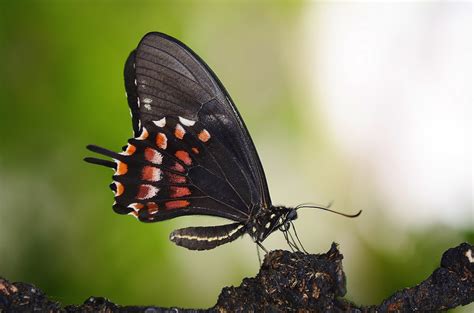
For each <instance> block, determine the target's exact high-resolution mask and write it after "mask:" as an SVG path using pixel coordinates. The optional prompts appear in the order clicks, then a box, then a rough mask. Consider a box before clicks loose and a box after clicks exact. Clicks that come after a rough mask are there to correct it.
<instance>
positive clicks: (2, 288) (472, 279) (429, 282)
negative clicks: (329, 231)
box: [0, 243, 474, 313]
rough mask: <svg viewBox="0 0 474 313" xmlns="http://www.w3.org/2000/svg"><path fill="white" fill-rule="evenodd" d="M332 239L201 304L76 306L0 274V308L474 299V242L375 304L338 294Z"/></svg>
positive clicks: (402, 305)
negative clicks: (322, 249)
mask: <svg viewBox="0 0 474 313" xmlns="http://www.w3.org/2000/svg"><path fill="white" fill-rule="evenodd" d="M342 259H343V256H342V254H340V252H339V250H338V248H337V245H336V244H333V245H332V246H331V249H330V250H329V251H328V252H327V253H324V254H318V255H307V254H303V253H299V252H296V253H291V252H288V251H282V250H276V251H272V252H270V253H269V254H268V255H267V256H266V257H265V260H264V262H263V264H262V266H261V268H260V271H259V273H258V274H257V276H255V277H253V278H245V279H244V280H243V281H242V283H241V285H240V286H238V287H225V288H224V289H223V290H222V292H221V294H220V295H219V298H218V300H217V304H216V305H215V306H214V307H212V308H210V309H207V310H192V309H178V308H161V307H150V306H120V305H118V304H114V303H112V302H110V301H109V300H107V299H105V298H95V297H91V298H89V299H87V300H86V301H85V302H84V304H83V305H80V306H73V305H68V306H62V305H61V304H60V303H58V302H55V301H52V300H50V299H48V297H47V296H46V295H45V294H44V293H43V292H42V291H41V290H40V289H38V288H36V287H35V286H33V285H30V284H27V283H21V282H18V283H11V282H9V281H8V280H6V279H1V278H0V312H33V311H37V312H146V313H152V312H236V311H237V312H239V311H240V312H250V311H253V312H294V311H298V312H318V311H325V312H376V311H378V312H412V311H441V310H447V309H449V308H454V307H456V306H460V305H466V304H468V303H471V302H473V301H474V248H473V246H472V245H470V244H468V243H463V244H461V245H459V246H457V247H455V248H451V249H448V250H447V251H446V252H445V253H444V254H443V257H442V259H441V264H440V267H439V268H437V269H436V270H435V271H434V272H433V274H431V275H430V276H429V277H428V278H427V279H426V280H425V281H423V282H421V283H420V284H418V285H417V286H414V287H411V288H405V289H403V290H399V291H397V292H396V293H394V294H393V295H392V296H391V297H389V298H387V299H386V300H384V301H383V302H382V303H381V304H379V305H374V306H368V307H363V306H358V305H356V304H354V303H352V302H349V301H347V300H345V299H344V298H342V297H343V296H344V295H345V294H346V279H345V274H344V272H343V270H342Z"/></svg>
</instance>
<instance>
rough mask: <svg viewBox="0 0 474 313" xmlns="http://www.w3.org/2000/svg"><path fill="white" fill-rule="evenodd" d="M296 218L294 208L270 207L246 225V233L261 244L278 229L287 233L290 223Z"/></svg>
mask: <svg viewBox="0 0 474 313" xmlns="http://www.w3.org/2000/svg"><path fill="white" fill-rule="evenodd" d="M297 217H298V214H297V213H296V209H294V208H287V207H282V206H278V207H274V206H272V207H271V208H270V209H269V210H261V213H260V214H258V215H257V216H256V217H255V219H254V220H253V222H251V223H249V224H248V233H249V234H250V236H252V238H253V240H254V241H258V242H262V241H264V240H265V239H266V238H267V237H268V236H269V235H270V234H271V233H273V232H274V231H276V230H278V229H280V230H281V231H287V230H288V229H289V227H290V225H291V221H293V220H295V219H296V218H297Z"/></svg>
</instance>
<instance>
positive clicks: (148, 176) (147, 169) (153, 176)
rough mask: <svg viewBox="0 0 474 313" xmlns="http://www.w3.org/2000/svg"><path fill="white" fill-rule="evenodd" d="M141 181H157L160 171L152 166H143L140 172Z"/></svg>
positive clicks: (159, 177)
mask: <svg viewBox="0 0 474 313" xmlns="http://www.w3.org/2000/svg"><path fill="white" fill-rule="evenodd" d="M142 179H143V180H148V181H159V180H160V179H161V170H160V169H159V168H156V167H153V166H144V167H143V170H142Z"/></svg>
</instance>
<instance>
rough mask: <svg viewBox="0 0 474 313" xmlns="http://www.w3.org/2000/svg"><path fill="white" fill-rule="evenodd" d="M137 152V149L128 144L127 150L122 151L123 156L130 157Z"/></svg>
mask: <svg viewBox="0 0 474 313" xmlns="http://www.w3.org/2000/svg"><path fill="white" fill-rule="evenodd" d="M135 151H137V147H135V146H134V145H131V144H128V146H127V149H126V150H125V151H124V154H125V155H132V154H134V153H135Z"/></svg>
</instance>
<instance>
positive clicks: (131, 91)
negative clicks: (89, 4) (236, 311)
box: [85, 32, 327, 250]
mask: <svg viewBox="0 0 474 313" xmlns="http://www.w3.org/2000/svg"><path fill="white" fill-rule="evenodd" d="M124 76H125V88H126V94H127V100H128V105H129V107H130V111H131V116H132V126H133V133H134V137H133V138H131V139H129V140H128V144H127V145H126V146H125V147H124V148H123V151H122V152H120V153H116V152H113V151H110V150H108V149H104V148H101V147H99V146H95V145H89V146H87V148H88V149H89V150H90V151H93V152H95V153H99V154H102V155H104V156H106V157H110V158H112V159H113V161H109V160H103V159H98V158H93V157H88V158H85V161H87V162H89V163H93V164H97V165H103V166H106V167H110V168H112V169H114V171H115V173H114V175H113V177H112V178H113V183H112V184H111V185H110V187H111V189H112V190H113V192H114V194H115V196H114V198H115V202H114V204H113V209H114V210H115V212H117V213H119V214H129V215H132V216H134V217H135V218H137V219H138V220H140V221H142V222H147V223H148V222H158V221H163V220H168V219H172V218H175V217H179V216H184V215H210V216H217V217H222V218H226V219H228V220H230V221H232V222H231V223H228V224H225V225H219V226H207V227H187V228H183V229H178V230H175V231H173V232H172V233H171V234H170V240H171V241H173V242H174V243H175V244H177V245H179V246H182V247H185V248H188V249H191V250H208V249H213V248H215V247H217V246H219V245H222V244H225V243H228V242H231V241H233V240H235V239H237V238H239V237H240V236H242V235H244V234H249V235H250V236H251V238H252V239H253V241H254V242H256V243H257V244H259V245H260V246H261V242H262V241H264V240H265V239H266V238H267V237H268V236H269V235H270V234H271V233H272V232H274V231H275V230H277V229H280V230H282V231H283V232H284V234H285V235H286V233H287V231H288V229H289V226H290V223H291V221H293V220H294V219H296V218H297V212H296V211H297V209H299V208H301V207H305V206H304V205H301V206H298V207H295V208H287V207H284V206H274V205H273V204H272V201H271V199H270V193H269V190H268V186H267V181H266V178H265V173H264V170H263V167H262V164H261V162H260V159H259V157H258V154H257V151H256V149H255V146H254V143H253V142H252V139H251V137H250V135H249V132H248V130H247V128H246V126H245V124H244V121H243V120H242V117H241V116H240V114H239V112H238V111H237V108H236V106H235V105H234V103H233V101H232V99H231V97H230V96H229V94H228V93H227V91H226V90H225V88H224V86H223V85H222V83H221V82H220V81H219V79H218V78H217V76H216V75H215V74H214V72H213V71H212V70H211V69H210V68H209V66H207V65H206V63H205V62H204V61H203V60H202V59H201V58H200V57H199V56H198V55H197V54H196V53H194V52H193V51H192V50H191V49H190V48H188V47H187V46H186V45H185V44H183V43H182V42H180V41H179V40H177V39H176V38H173V37H171V36H169V35H166V34H163V33H158V32H152V33H148V34H146V35H145V36H144V37H143V38H142V40H141V41H140V43H139V44H138V47H137V48H136V49H135V50H133V51H132V52H131V53H130V55H129V57H128V59H127V61H126V63H125V70H124ZM324 209H327V208H324ZM291 225H292V224H291ZM287 240H288V239H287ZM293 246H295V243H294V244H293ZM261 247H263V246H261Z"/></svg>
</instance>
